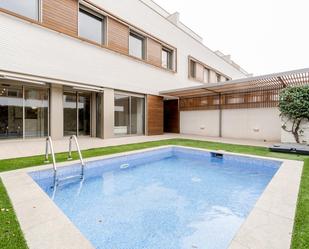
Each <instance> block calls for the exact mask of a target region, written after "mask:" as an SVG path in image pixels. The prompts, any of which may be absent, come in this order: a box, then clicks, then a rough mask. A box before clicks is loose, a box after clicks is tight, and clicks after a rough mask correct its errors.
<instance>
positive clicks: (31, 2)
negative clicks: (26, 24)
mask: <svg viewBox="0 0 309 249" xmlns="http://www.w3.org/2000/svg"><path fill="white" fill-rule="evenodd" d="M0 8H3V9H7V10H9V11H12V12H14V13H16V14H20V15H22V16H25V17H28V18H31V19H34V20H37V21H38V20H39V8H40V4H39V0H23V1H21V0H0Z"/></svg>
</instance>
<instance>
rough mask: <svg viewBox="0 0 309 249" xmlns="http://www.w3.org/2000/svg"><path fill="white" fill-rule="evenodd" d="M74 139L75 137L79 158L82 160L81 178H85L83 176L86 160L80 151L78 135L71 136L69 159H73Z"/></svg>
mask: <svg viewBox="0 0 309 249" xmlns="http://www.w3.org/2000/svg"><path fill="white" fill-rule="evenodd" d="M73 139H74V141H75V145H76V148H77V152H78V156H79V160H80V163H81V178H83V177H84V167H85V163H84V160H83V156H82V153H81V151H80V147H79V143H78V141H77V137H76V136H75V135H73V136H71V137H70V142H69V156H68V160H72V140H73Z"/></svg>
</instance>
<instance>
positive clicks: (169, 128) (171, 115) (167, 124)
mask: <svg viewBox="0 0 309 249" xmlns="http://www.w3.org/2000/svg"><path fill="white" fill-rule="evenodd" d="M164 132H169V133H179V132H180V127H179V106H178V99H173V100H166V101H164Z"/></svg>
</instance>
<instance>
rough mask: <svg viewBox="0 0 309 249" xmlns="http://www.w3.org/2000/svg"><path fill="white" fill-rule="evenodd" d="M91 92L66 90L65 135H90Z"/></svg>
mask: <svg viewBox="0 0 309 249" xmlns="http://www.w3.org/2000/svg"><path fill="white" fill-rule="evenodd" d="M90 103H91V95H90V93H78V92H64V94H63V122H64V124H63V128H64V136H71V135H78V136H89V135H90V122H91V115H90V110H91V107H90Z"/></svg>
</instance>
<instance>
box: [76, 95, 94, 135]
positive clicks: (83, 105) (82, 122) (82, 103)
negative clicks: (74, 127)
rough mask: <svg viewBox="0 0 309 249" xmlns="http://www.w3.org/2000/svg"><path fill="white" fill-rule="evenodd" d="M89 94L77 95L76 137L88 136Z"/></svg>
mask: <svg viewBox="0 0 309 249" xmlns="http://www.w3.org/2000/svg"><path fill="white" fill-rule="evenodd" d="M90 98H91V97H90V94H86V93H81V94H79V95H78V104H77V105H78V135H79V136H90V122H91V121H90Z"/></svg>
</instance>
